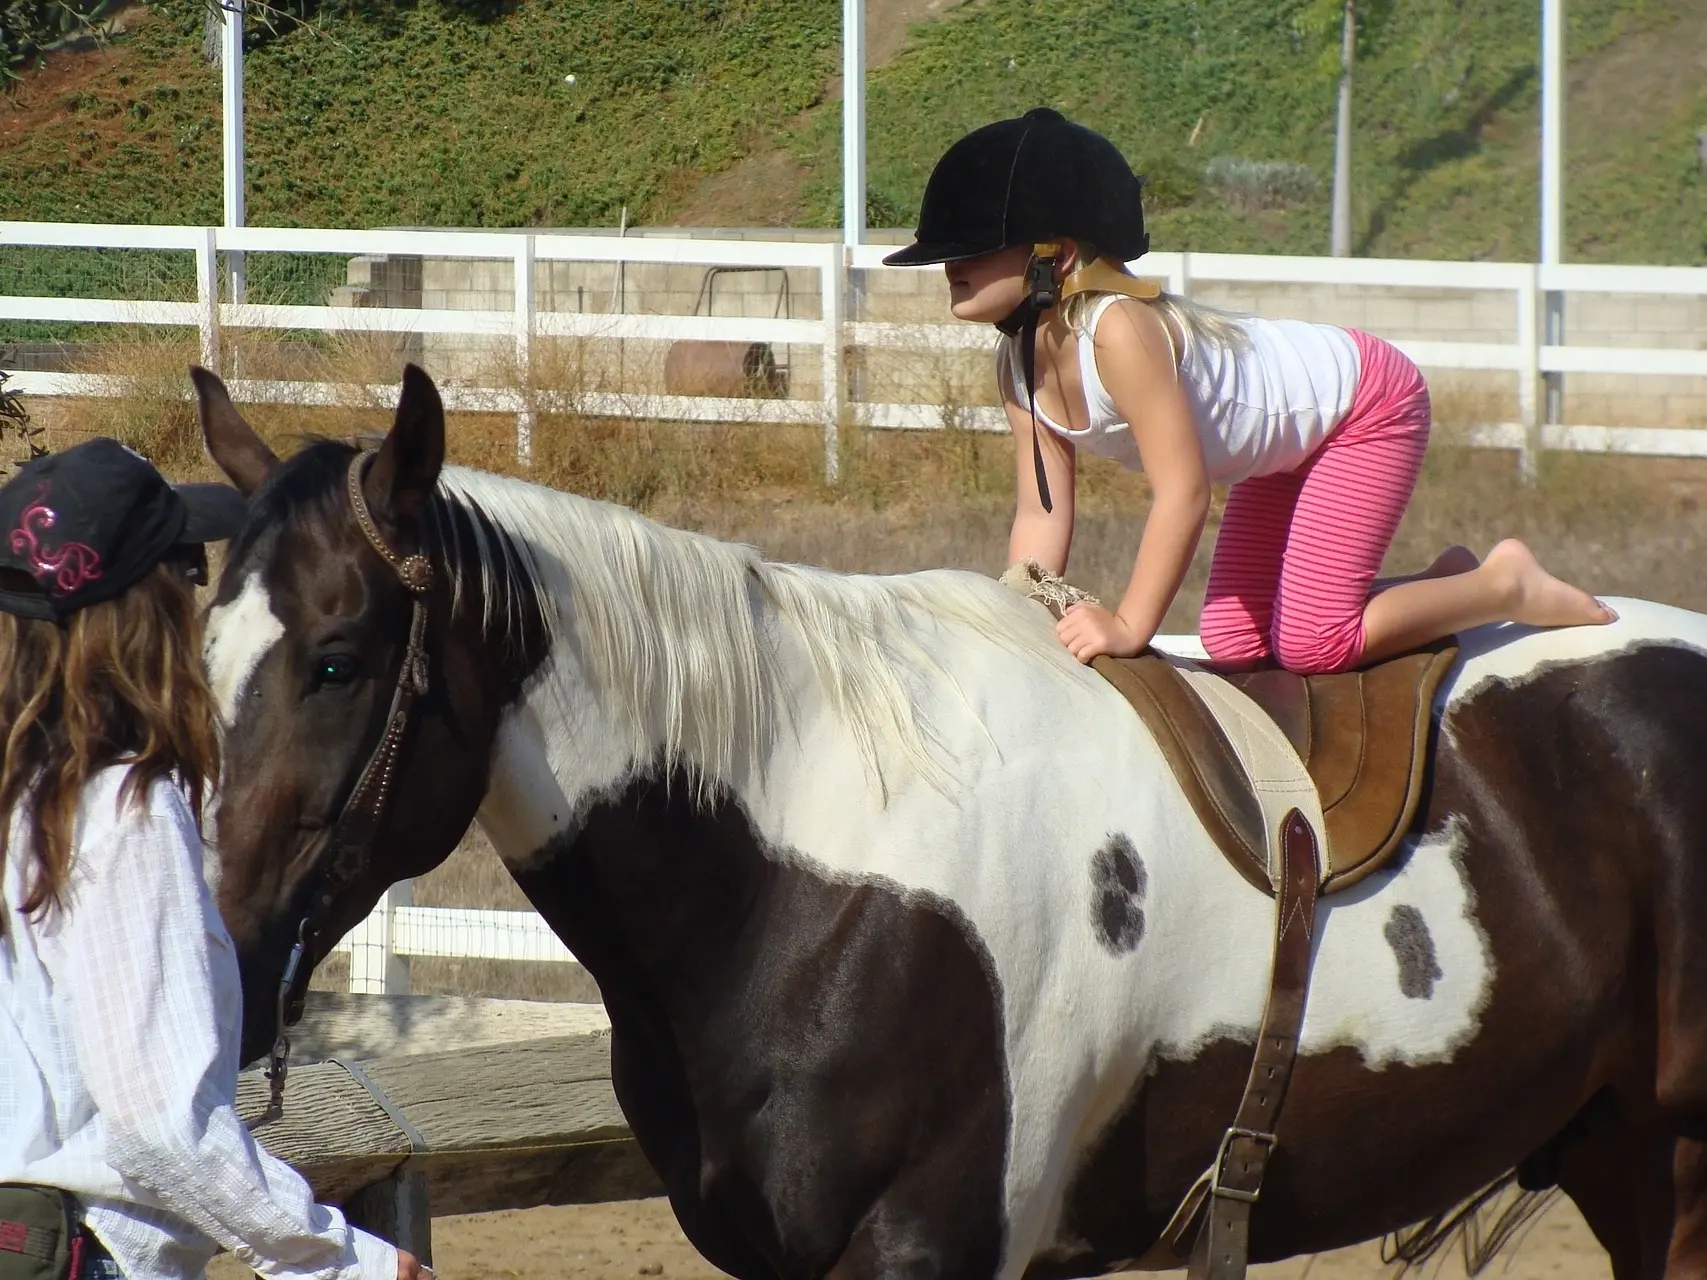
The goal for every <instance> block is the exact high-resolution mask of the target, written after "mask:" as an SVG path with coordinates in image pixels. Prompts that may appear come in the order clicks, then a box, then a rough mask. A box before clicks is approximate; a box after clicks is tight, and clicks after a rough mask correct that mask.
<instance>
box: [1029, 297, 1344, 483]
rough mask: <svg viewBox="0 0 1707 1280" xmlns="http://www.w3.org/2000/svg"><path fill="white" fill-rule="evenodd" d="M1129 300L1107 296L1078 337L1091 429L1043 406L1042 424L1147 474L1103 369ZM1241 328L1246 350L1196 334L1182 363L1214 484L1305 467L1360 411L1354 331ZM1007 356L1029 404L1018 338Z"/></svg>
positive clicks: (1254, 322) (1248, 324)
mask: <svg viewBox="0 0 1707 1280" xmlns="http://www.w3.org/2000/svg"><path fill="white" fill-rule="evenodd" d="M1120 301H1122V299H1121V298H1120V296H1119V295H1117V294H1109V295H1107V296H1105V297H1103V298H1101V299H1099V300H1098V301H1097V304H1096V306H1095V307H1094V308H1093V309H1092V311H1091V318H1090V323H1089V325H1088V326H1087V327H1086V332H1085V333H1083V334H1081V335H1080V336H1079V340H1078V347H1079V380H1080V382H1081V383H1082V384H1083V386H1084V389H1085V405H1086V407H1087V408H1088V409H1089V410H1090V425H1089V426H1087V427H1085V428H1084V429H1083V430H1079V431H1075V430H1070V429H1069V428H1067V427H1063V426H1061V425H1060V424H1059V423H1056V422H1052V421H1050V420H1049V418H1048V417H1047V416H1045V415H1044V414H1043V413H1042V411H1041V410H1040V411H1039V412H1038V415H1037V420H1038V422H1040V423H1042V424H1043V425H1044V426H1045V427H1046V428H1048V429H1049V430H1050V431H1053V432H1054V433H1055V434H1056V435H1058V436H1060V437H1062V438H1063V439H1065V440H1070V441H1072V443H1073V445H1074V447H1075V448H1079V449H1085V450H1088V451H1089V452H1091V453H1094V454H1097V455H1099V456H1101V457H1105V458H1112V459H1114V460H1115V461H1116V462H1118V463H1120V464H1121V465H1122V466H1124V467H1129V468H1131V469H1132V470H1134V471H1136V470H1141V469H1142V468H1141V466H1140V462H1139V457H1138V442H1137V441H1136V440H1134V439H1133V437H1132V429H1131V427H1130V426H1129V425H1128V424H1127V423H1126V422H1125V420H1123V419H1122V418H1121V417H1120V414H1119V411H1118V410H1116V409H1115V407H1114V397H1112V396H1111V395H1109V394H1108V389H1107V388H1106V387H1104V386H1103V383H1102V377H1101V375H1100V374H1098V373H1097V365H1096V345H1095V343H1094V341H1093V339H1092V335H1094V334H1095V333H1096V327H1097V325H1098V324H1100V323H1101V322H1102V318H1103V316H1104V314H1106V313H1107V311H1108V309H1109V308H1110V307H1111V306H1113V305H1114V304H1115V303H1117V302H1120ZM1234 323H1236V324H1237V325H1238V326H1239V328H1240V329H1242V330H1244V332H1245V334H1246V336H1247V338H1248V339H1249V342H1248V344H1247V345H1246V346H1244V347H1243V348H1235V347H1227V346H1222V345H1221V344H1219V343H1210V342H1202V343H1200V342H1198V341H1196V340H1195V339H1193V337H1192V336H1191V333H1190V332H1189V331H1187V333H1186V334H1185V344H1184V350H1183V351H1182V352H1180V354H1179V357H1178V359H1179V379H1180V385H1181V386H1182V387H1183V388H1184V389H1185V395H1186V402H1187V403H1188V404H1190V406H1191V414H1192V418H1193V419H1194V420H1195V421H1196V423H1197V434H1198V438H1199V439H1200V440H1201V441H1202V442H1203V460H1204V463H1205V464H1206V467H1207V470H1208V473H1209V479H1210V480H1211V481H1213V482H1215V483H1217V484H1237V483H1238V482H1239V481H1241V480H1249V479H1251V478H1252V477H1253V476H1266V475H1272V474H1274V473H1275V472H1278V471H1291V470H1292V469H1293V468H1295V467H1297V466H1299V465H1300V464H1301V463H1302V462H1303V461H1304V460H1305V459H1306V458H1308V457H1309V456H1310V455H1311V454H1312V453H1314V452H1315V451H1316V450H1317V449H1318V448H1320V447H1321V445H1322V442H1323V441H1324V440H1326V439H1327V438H1328V436H1329V435H1330V434H1332V432H1333V429H1334V428H1335V427H1336V426H1338V425H1339V423H1340V420H1341V419H1342V418H1344V417H1345V415H1346V414H1347V413H1348V412H1349V411H1350V409H1351V402H1352V397H1353V395H1354V394H1355V393H1356V391H1357V370H1358V357H1357V344H1356V343H1355V342H1353V341H1352V337H1351V335H1350V334H1349V333H1347V332H1346V331H1345V330H1344V329H1340V328H1336V327H1334V326H1332V325H1325V324H1308V323H1305V322H1304V321H1301V320H1265V319H1262V318H1261V317H1258V316H1241V317H1239V318H1238V319H1236V320H1235V321H1234ZM1169 342H1170V343H1171V342H1172V332H1171V331H1170V332H1169ZM1002 358H1003V359H1004V362H1005V363H1006V364H1007V367H1008V374H1009V380H1010V382H1011V383H1012V385H1013V393H1014V398H1015V399H1016V400H1018V401H1019V403H1020V404H1022V405H1023V404H1025V403H1026V394H1025V379H1024V375H1023V374H1022V373H1021V371H1020V362H1019V339H1018V338H1013V339H1010V340H1009V341H1008V343H1007V344H1006V350H1005V351H1004V353H1003V357H1002Z"/></svg>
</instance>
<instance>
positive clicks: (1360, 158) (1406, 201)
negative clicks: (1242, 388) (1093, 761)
mask: <svg viewBox="0 0 1707 1280" xmlns="http://www.w3.org/2000/svg"><path fill="white" fill-rule="evenodd" d="M1537 8H1538V6H1537V4H1536V3H1535V0H1406V3H1401V4H1396V5H1394V6H1393V14H1392V16H1391V17H1390V18H1389V20H1388V21H1387V23H1386V25H1385V27H1384V29H1382V30H1380V31H1377V32H1374V33H1372V35H1371V39H1370V47H1369V49H1368V50H1367V51H1366V53H1365V55H1364V58H1363V61H1362V63H1361V65H1360V70H1359V75H1358V80H1357V92H1356V115H1357V135H1356V137H1357V143H1356V148H1355V152H1354V155H1355V161H1354V168H1355V186H1356V221H1357V241H1356V243H1357V249H1358V251H1359V252H1361V253H1368V254H1382V255H1403V256H1425V257H1442V258H1523V257H1527V256H1530V255H1531V254H1533V253H1534V252H1535V239H1536V233H1535V222H1536V217H1535V200H1536V197H1535V167H1536V161H1535V152H1536V134H1535V114H1536V97H1537V90H1538V86H1537V81H1536V61H1537V56H1538V49H1537V45H1538V26H1539V21H1538V13H1537ZM1303 9H1304V0H1271V2H1270V3H1266V4H1253V3H1251V2H1250V0H1190V2H1187V0H970V2H968V3H964V4H961V5H959V6H958V7H956V8H954V9H952V10H951V11H950V12H949V13H948V14H947V15H946V16H945V17H944V18H943V19H942V20H940V21H937V22H933V23H929V24H924V25H921V26H919V27H917V28H916V29H915V31H914V35H913V39H912V41H911V42H910V44H909V46H908V47H907V48H906V49H905V50H904V51H903V52H902V53H901V55H900V56H899V57H897V58H896V59H894V60H893V61H892V62H891V63H889V64H888V65H886V66H883V67H881V68H879V69H878V70H876V71H875V72H874V73H873V74H872V76H871V78H870V146H869V152H870V164H871V178H870V183H871V195H872V218H873V221H874V222H875V223H878V224H887V225H909V224H910V223H911V222H912V220H913V217H914V215H915V213H916V210H917V201H918V197H919V194H920V192H921V191H922V188H923V185H924V180H925V176H926V175H927V174H928V172H929V169H930V165H931V163H932V162H933V161H934V159H935V158H936V156H937V155H938V154H939V153H940V152H941V150H942V148H943V147H945V146H946V145H947V144H948V143H949V142H950V141H952V139H953V138H954V137H956V136H958V134H960V133H961V132H963V131H964V130H966V129H968V128H971V127H973V126H975V125H976V124H979V123H982V122H984V121H987V120H990V119H993V118H996V117H998V116H1001V115H1007V114H1014V113H1017V112H1018V111H1020V110H1023V109H1024V108H1026V107H1028V106H1031V105H1035V104H1037V103H1050V104H1052V105H1055V106H1058V107H1060V108H1062V109H1063V110H1065V111H1067V112H1068V113H1069V114H1071V115H1073V116H1075V117H1077V118H1080V119H1082V120H1084V121H1086V122H1087V123H1090V124H1092V125H1095V126H1096V127H1098V128H1100V129H1102V130H1104V131H1105V132H1107V133H1108V134H1110V136H1112V137H1113V138H1114V139H1115V140H1116V141H1117V142H1118V143H1119V144H1120V145H1121V146H1122V147H1123V148H1124V149H1125V150H1126V151H1127V153H1128V154H1129V155H1130V156H1132V157H1133V159H1134V160H1135V162H1137V163H1138V164H1139V166H1140V167H1141V168H1143V169H1144V170H1146V171H1147V172H1148V173H1149V174H1150V176H1151V178H1152V188H1151V190H1152V195H1153V198H1154V201H1155V210H1154V213H1155V243H1156V245H1157V247H1158V248H1192V249H1222V250H1249V251H1273V252H1295V253H1319V252H1322V251H1323V250H1324V249H1325V246H1326V243H1327V237H1328V206H1329V181H1328V180H1329V176H1330V173H1331V166H1332V149H1333V107H1334V83H1333V80H1332V77H1331V76H1330V75H1326V74H1324V72H1323V69H1322V58H1321V46H1320V41H1319V39H1318V38H1315V37H1311V36H1308V35H1306V34H1305V33H1304V32H1303V31H1302V30H1301V25H1300V23H1299V21H1298V19H1299V16H1300V14H1301V12H1302V11H1303ZM1569 14H1570V19H1571V31H1570V53H1571V77H1570V79H1571V84H1570V94H1569V115H1568V128H1567V139H1568V162H1569V175H1568V202H1569V203H1568V211H1567V212H1568V216H1567V226H1566V232H1567V240H1568V242H1569V245H1570V250H1571V254H1572V256H1573V257H1577V258H1579V259H1587V260H1621V261H1648V262H1685V263H1688V262H1703V261H1707V174H1703V173H1702V172H1701V169H1700V167H1699V165H1698V162H1697V159H1696V145H1695V131H1696V130H1697V129H1703V128H1707V41H1704V40H1703V39H1702V38H1701V34H1700V33H1701V31H1702V30H1704V29H1707V0H1571V3H1570V5H1569ZM839 20H840V5H839V4H838V3H836V0H521V2H520V3H517V4H513V5H502V6H500V5H498V4H494V3H492V2H491V0H421V2H420V3H418V4H413V5H404V6H392V5H381V4H378V3H365V4H352V5H351V6H350V7H348V8H344V9H340V10H338V11H336V12H326V13H323V16H322V18H321V20H320V22H319V24H318V25H317V27H316V28H314V29H299V30H296V31H292V32H289V33H287V34H285V35H283V36H280V37H277V38H271V39H264V40H262V41H260V42H259V43H258V44H257V45H256V47H255V48H254V50H253V52H252V53H251V55H250V57H249V59H248V63H247V71H248V87H249V126H250V128H249V149H250V150H249V154H250V220H251V221H252V222H255V223H281V224H294V225H331V224H342V225H357V226H363V225H398V224H427V225H453V226H454V225H484V226H502V225H521V224H536V225H544V224H549V225H611V224H614V223H615V221H616V220H617V216H618V212H619V210H620V209H621V207H622V206H623V205H624V204H626V205H628V206H629V208H630V211H631V217H632V218H633V219H634V220H637V221H642V222H649V223H654V224H657V223H667V222H670V221H672V220H673V218H674V216H675V215H676V214H677V212H678V211H681V210H684V209H687V208H690V207H692V206H693V204H694V199H693V198H694V195H695V193H696V191H698V190H700V189H701V188H702V185H703V184H705V183H706V182H707V180H708V179H710V180H714V181H725V180H727V179H729V178H730V177H731V176H732V175H734V176H739V175H740V173H741V171H742V169H741V166H742V165H743V162H744V163H745V165H746V166H748V167H749V168H750V171H751V177H750V180H749V183H748V185H749V187H750V190H747V191H746V192H745V194H744V198H743V199H742V200H739V201H736V202H735V204H734V205H733V207H736V208H739V209H741V210H743V211H744V212H746V213H747V215H748V220H751V221H755V222H765V221H773V220H774V221H788V220H793V221H804V222H807V223H814V222H815V223H819V224H821V225H830V224H833V223H834V221H835V220H836V219H837V217H838V205H839V197H838V194H837V191H836V184H837V182H838V181H839V136H838V130H839V118H840V111H839V107H838V105H837V103H836V102H835V100H834V85H833V82H832V81H831V80H830V77H831V75H832V74H833V72H834V71H835V69H836V64H837V56H838V51H837V40H838V38H839V30H838V28H839ZM200 34H201V33H200V19H199V9H197V8H196V7H194V6H193V5H191V4H190V3H189V2H188V0H166V2H165V3H162V4H158V5H155V6H154V7H153V16H152V17H150V18H149V19H148V20H147V21H145V22H142V23H140V24H138V25H137V26H136V27H135V29H134V30H133V31H132V32H130V33H129V34H128V35H126V36H125V37H123V39H122V40H121V41H119V42H117V43H116V44H115V45H114V46H113V47H112V48H111V49H110V50H108V51H106V52H102V53H98V54H88V55H76V56H70V57H66V58H63V59H61V60H60V61H59V62H58V63H57V64H55V65H53V66H50V67H49V69H48V70H47V72H45V73H43V74H42V75H40V76H38V77H36V78H35V80H34V82H26V83H25V85H24V86H23V87H22V88H21V89H20V91H19V93H18V94H17V96H16V97H15V98H14V99H12V100H11V101H10V102H9V103H8V102H0V160H3V162H4V164H5V168H6V173H7V181H6V182H5V183H4V184H0V217H20V218H61V219H62V218H80V219H96V220H115V221H116V220H127V221H129V220H135V221H154V222H172V221H192V222H207V221H216V220H217V218H218V216H219V200H220V196H219V150H218V148H219V126H218V91H219V82H218V73H217V70H216V69H214V68H212V67H209V66H207V65H206V64H205V63H203V62H202V61H201V60H200V56H199V51H200V43H201V41H200ZM569 75H573V76H574V77H575V80H574V82H573V83H569V82H567V81H566V79H565V77H566V76H569ZM767 157H769V158H772V159H774V160H777V161H781V163H767ZM1264 166H1266V167H1264ZM722 203H723V204H725V205H726V204H728V202H727V201H724V202H722Z"/></svg>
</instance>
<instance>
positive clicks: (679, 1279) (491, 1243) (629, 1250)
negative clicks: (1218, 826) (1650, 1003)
mask: <svg viewBox="0 0 1707 1280" xmlns="http://www.w3.org/2000/svg"><path fill="white" fill-rule="evenodd" d="M433 1261H434V1263H435V1269H436V1270H437V1272H438V1274H439V1275H440V1276H442V1277H444V1280H522V1278H523V1277H525V1278H527V1280H534V1278H535V1277H539V1276H574V1277H576V1280H633V1278H634V1277H636V1276H658V1277H668V1278H669V1280H717V1278H718V1277H720V1276H722V1274H723V1273H722V1272H721V1271H718V1270H717V1269H716V1268H715V1267H713V1266H712V1265H711V1264H710V1263H708V1262H706V1261H705V1260H704V1259H703V1258H701V1257H700V1256H699V1255H698V1254H697V1253H695V1252H694V1250H693V1246H692V1245H690V1244H688V1242H687V1241H686V1240H685V1239H683V1237H682V1233H681V1232H680V1231H679V1230H678V1229H677V1227H676V1220H675V1219H674V1218H673V1217H672V1216H671V1214H670V1208H669V1205H668V1203H667V1202H665V1201H663V1200H638V1201H633V1202H631V1203H627V1204H596V1205H573V1206H563V1207H556V1206H554V1207H549V1208H543V1209H526V1210H520V1211H517V1212H508V1213H483V1214H477V1215H472V1216H469V1217H463V1218H439V1219H436V1220H435V1221H434V1223H433ZM1387 1269H1388V1268H1386V1267H1384V1266H1383V1265H1382V1262H1381V1256H1380V1248H1379V1246H1378V1245H1374V1244H1369V1245H1360V1246H1358V1247H1357V1248H1354V1249H1341V1250H1338V1251H1336V1252H1334V1253H1323V1254H1316V1255H1314V1256H1312V1257H1307V1258H1294V1259H1292V1260H1290V1261H1287V1262H1277V1263H1272V1264H1269V1265H1266V1266H1259V1267H1254V1268H1252V1270H1251V1275H1252V1277H1253V1280H1304V1277H1306V1276H1308V1277H1310V1278H1311V1280H1351V1278H1352V1277H1356V1276H1371V1275H1376V1274H1379V1273H1380V1272H1382V1271H1384V1270H1387ZM1425 1274H1426V1275H1427V1276H1428V1277H1429V1278H1430V1280H1455V1278H1457V1277H1462V1276H1463V1275H1464V1267H1463V1265H1462V1263H1461V1262H1460V1261H1459V1259H1458V1258H1457V1257H1456V1256H1455V1255H1453V1256H1449V1257H1447V1258H1444V1259H1442V1261H1441V1262H1440V1263H1439V1264H1438V1265H1436V1266H1431V1267H1429V1268H1428V1270H1427V1271H1426V1272H1425ZM1484 1274H1486V1275H1488V1276H1489V1277H1492V1278H1494V1280H1609V1277H1610V1276H1611V1274H1612V1269H1611V1267H1609V1266H1608V1265H1607V1261H1606V1254H1605V1253H1604V1252H1602V1251H1601V1248H1600V1246H1599V1245H1598V1244H1597V1243H1595V1240H1594V1237H1593V1236H1591V1235H1590V1234H1589V1231H1588V1228H1587V1227H1586V1226H1585V1225H1584V1224H1583V1221H1582V1218H1581V1217H1579V1216H1578V1214H1577V1212H1576V1210H1575V1209H1574V1208H1573V1207H1572V1206H1571V1204H1570V1203H1569V1202H1568V1201H1560V1202H1558V1203H1555V1204H1554V1205H1553V1207H1552V1208H1551V1209H1549V1210H1548V1211H1547V1213H1546V1214H1544V1215H1543V1216H1542V1217H1541V1218H1540V1219H1538V1220H1537V1221H1535V1222H1533V1223H1532V1224H1531V1225H1530V1227H1529V1229H1528V1230H1527V1232H1526V1233H1525V1234H1524V1236H1523V1237H1522V1238H1521V1239H1520V1240H1519V1241H1518V1243H1517V1244H1516V1245H1515V1246H1513V1247H1511V1248H1508V1250H1507V1251H1506V1253H1505V1254H1503V1255H1501V1256H1500V1257H1499V1258H1498V1259H1496V1261H1495V1262H1494V1264H1493V1266H1492V1267H1491V1268H1490V1269H1489V1270H1488V1271H1487V1272H1485V1273H1484ZM216 1280H234V1276H230V1277H228V1276H219V1277H216Z"/></svg>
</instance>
